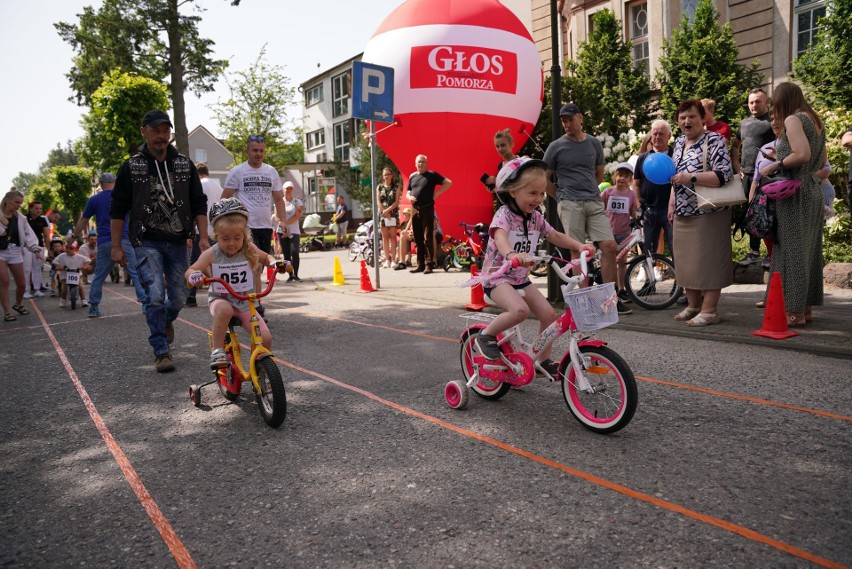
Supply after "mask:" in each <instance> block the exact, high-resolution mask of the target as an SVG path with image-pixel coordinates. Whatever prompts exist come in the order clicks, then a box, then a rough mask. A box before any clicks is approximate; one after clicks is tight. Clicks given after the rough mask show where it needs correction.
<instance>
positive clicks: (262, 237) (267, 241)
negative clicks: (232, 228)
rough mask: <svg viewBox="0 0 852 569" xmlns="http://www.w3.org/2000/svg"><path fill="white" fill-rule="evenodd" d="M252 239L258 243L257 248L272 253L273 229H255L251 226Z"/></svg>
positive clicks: (268, 253)
mask: <svg viewBox="0 0 852 569" xmlns="http://www.w3.org/2000/svg"><path fill="white" fill-rule="evenodd" d="M250 231H251V240H252V241H253V242H254V244H255V245H257V248H258V249H260V250H261V251H263V252H264V253H266V254H267V255H271V254H272V229H271V228H270V229H254V228H250Z"/></svg>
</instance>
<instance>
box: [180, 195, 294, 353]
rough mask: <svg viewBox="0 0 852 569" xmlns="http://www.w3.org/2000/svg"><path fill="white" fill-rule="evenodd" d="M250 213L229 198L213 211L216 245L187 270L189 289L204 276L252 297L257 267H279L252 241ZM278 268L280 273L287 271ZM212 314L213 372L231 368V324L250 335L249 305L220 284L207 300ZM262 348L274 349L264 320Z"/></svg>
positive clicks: (211, 216) (211, 212)
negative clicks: (227, 340) (237, 322)
mask: <svg viewBox="0 0 852 569" xmlns="http://www.w3.org/2000/svg"><path fill="white" fill-rule="evenodd" d="M248 215H249V214H248V210H246V208H245V207H244V206H243V204H241V203H240V201H239V200H238V199H237V198H226V199H223V200H221V201H218V202H216V203H214V204H213V205H212V206H211V207H210V223H211V224H212V225H213V233H214V238H215V239H216V243H215V244H214V245H213V246H212V247H210V248H209V249H207V250H206V251H204V252H203V253H201V256H200V257H198V260H197V261H196V262H195V263H193V264H192V265H190V267H189V268H188V269H187V270H186V274H185V277H186V281H187V282H188V283H189V284H190V286H194V287H199V286H201V285H202V284H203V281H204V277H205V276H208V277H210V276H213V277H218V278H221V279H222V280H224V281H227V282H228V284H230V285H231V287H232V288H233V289H234V291H236V292H238V293H241V294H249V293H253V292H254V290H255V287H254V275H255V274H257V273H255V269H256V268H257V267H258V265H261V266H264V267H268V266H273V265H276V262H275V259H274V258H273V257H272V256H271V255H267V254H266V253H264V252H263V251H261V250H260V249H258V247H257V246H256V245H254V243H252V241H251V234H250V233H249V229H248ZM284 266H285V265H283V263H279V264H278V269H279V271H281V270H282V267H284ZM207 304H208V306H209V308H210V314H212V315H213V333H212V345H213V346H214V348H213V352H212V353H211V354H210V367H211V368H212V369H216V368H223V367H228V366H229V365H231V363H230V360H229V359H228V355H227V354H226V353H225V350H224V349H223V348H224V346H225V331H226V330H227V328H228V322H230V321H231V318H233V317H236V318H239V319H240V320H241V321H242V325H243V328H245V329H246V330H247V331H249V332H250V331H251V323H250V322H249V318H250V314H249V307H248V301H246V300H238V299H237V298H235V297H234V296H232V295H230V294H228V292H227V291H226V290H225V289H224V287H223V286H222V285H220V284H217V283H212V284H211V285H210V290H209V292H208V296H207ZM258 325H259V327H260V332H261V337H262V338H263V345H264V346H265V347H266V348H267V349H270V348H271V347H272V334H271V333H270V332H269V328H268V327H267V326H266V322H264V320H263V319H262V318H261V319H259V321H258Z"/></svg>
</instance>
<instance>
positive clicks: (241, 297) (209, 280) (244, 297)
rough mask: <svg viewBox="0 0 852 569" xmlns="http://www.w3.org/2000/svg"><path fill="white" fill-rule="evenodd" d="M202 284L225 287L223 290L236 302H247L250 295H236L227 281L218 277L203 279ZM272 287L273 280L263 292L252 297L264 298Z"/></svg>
mask: <svg viewBox="0 0 852 569" xmlns="http://www.w3.org/2000/svg"><path fill="white" fill-rule="evenodd" d="M203 282H204V284H211V283H219V284H220V285H222V286H224V287H225V290H227V291H228V294H230V295H231V296H233V297H234V298H236V299H237V300H249V295H250V294H252V293H249V294H240V293H238V292H237V291H235V290H234V289H233V288H231V284H230V283H229V282H228V281H226V280H222V279H220V278H219V277H204V281H203ZM274 286H275V279H272V280H271V281H269V284H268V285H266V290H264V291H263V292H258V293H254V297H255V298H263V297H264V296H266V295H267V294H269V293H270V292H272V287H274Z"/></svg>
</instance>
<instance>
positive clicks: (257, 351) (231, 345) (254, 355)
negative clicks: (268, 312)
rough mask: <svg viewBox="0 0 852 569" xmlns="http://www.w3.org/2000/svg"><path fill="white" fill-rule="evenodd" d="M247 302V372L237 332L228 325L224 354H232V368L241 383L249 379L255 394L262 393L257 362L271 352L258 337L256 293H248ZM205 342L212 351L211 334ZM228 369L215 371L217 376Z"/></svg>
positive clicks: (270, 354) (208, 334)
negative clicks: (249, 326) (248, 352)
mask: <svg viewBox="0 0 852 569" xmlns="http://www.w3.org/2000/svg"><path fill="white" fill-rule="evenodd" d="M248 297H249V300H248V303H249V314H250V315H251V318H250V319H249V322H251V356H249V371H248V372H246V371H245V369H244V368H243V362H242V346H241V344H240V342H239V340H237V332H236V330H234V327H233V326H231V325H229V326H228V331H227V332H225V353H226V354H233V356H234V366H233V367H235V368H236V369H237V370H238V371H239V373H240V376H241V377H242V380H243V381H248V380H249V379H251V383H252V385H254V388H255V392H256V393H263V390H262V389H261V388H260V382H259V380H258V376H257V366H256V365H255V364H256V363H257V360H258V359H259V358H265V357H271V356H272V352H270V351H269V350H267V349H266V347H265V346H264V345H263V337H262V336H261V335H260V323H259V320H258V319H259V318H260V317H259V316H258V314H257V309H256V308H255V306H254V303H255V301H256V300H257V294H256V293H253V292H252V293H250V294H249V295H248ZM207 342H208V344H210V351H213V334H212V333H211V332H208V333H207ZM227 371H228V368H221V369H219V370H217V372H216V373H217V374H225V373H227Z"/></svg>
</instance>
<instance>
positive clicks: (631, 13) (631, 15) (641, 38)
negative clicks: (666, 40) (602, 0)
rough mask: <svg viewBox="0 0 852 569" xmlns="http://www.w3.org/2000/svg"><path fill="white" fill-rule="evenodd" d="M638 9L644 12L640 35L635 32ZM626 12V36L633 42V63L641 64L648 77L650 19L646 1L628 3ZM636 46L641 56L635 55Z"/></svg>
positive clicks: (649, 66) (649, 68)
mask: <svg viewBox="0 0 852 569" xmlns="http://www.w3.org/2000/svg"><path fill="white" fill-rule="evenodd" d="M640 11H644V12H645V30H644V32H645V33H644V34H642V35H638V34H637V30H638V28H639V26H638V25H637V22H636V17H637V15H638V14H639V12H640ZM627 14H628V17H627V38H628V39H629V40H630V41H632V42H633V52H632V54H631V55H632V56H633V65H634V66H635V67H639V66H640V65H641V66H642V67H643V68H644V70H645V75H647V76H649V77H650V75H651V44H650V41H649V35H650V33H649V32H650V26H651V21H650V18H649V17H648V2H647V1H644V2H636V3H634V4H628V5H627ZM637 48H638V49H639V50H641V51H642V57H641V58H637V57H636V55H637V53H636V51H637Z"/></svg>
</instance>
